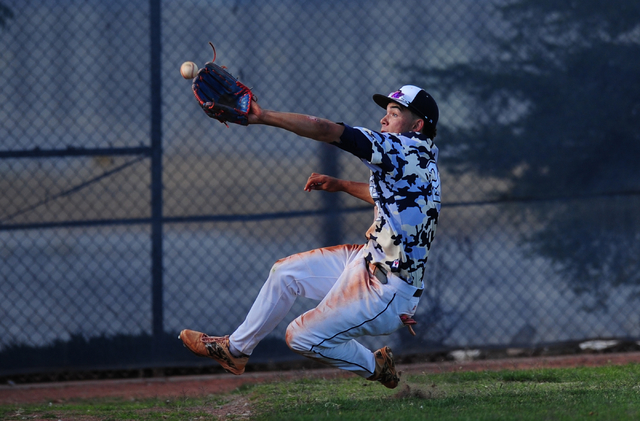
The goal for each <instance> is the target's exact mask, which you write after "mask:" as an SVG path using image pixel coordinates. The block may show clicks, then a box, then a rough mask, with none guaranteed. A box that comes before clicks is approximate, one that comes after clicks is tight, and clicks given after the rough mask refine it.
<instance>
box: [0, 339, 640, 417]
mask: <svg viewBox="0 0 640 421" xmlns="http://www.w3.org/2000/svg"><path fill="white" fill-rule="evenodd" d="M628 363H640V352H623V353H604V354H579V355H564V356H550V357H519V358H511V359H507V358H501V359H493V360H476V361H457V362H456V361H446V362H433V363H416V364H400V365H398V370H399V371H401V372H402V373H403V374H404V375H406V374H409V373H441V372H451V371H483V370H503V369H528V368H552V367H584V366H603V365H623V364H628ZM347 376H352V374H349V373H346V372H341V371H339V370H336V369H324V368H323V369H308V370H292V371H268V372H252V373H245V374H243V375H242V376H234V375H231V374H217V375H198V376H171V377H150V378H136V379H122V380H91V381H69V382H59V383H32V384H16V385H0V404H21V403H47V402H64V401H67V400H72V399H90V398H96V397H120V398H125V399H142V398H162V399H174V398H185V397H204V396H209V395H212V394H223V393H227V392H231V391H233V390H234V389H236V388H238V387H240V386H242V385H245V384H252V383H268V382H272V381H278V380H283V379H298V378H337V377H347ZM400 386H402V382H401V385H400ZM238 404H240V403H238Z"/></svg>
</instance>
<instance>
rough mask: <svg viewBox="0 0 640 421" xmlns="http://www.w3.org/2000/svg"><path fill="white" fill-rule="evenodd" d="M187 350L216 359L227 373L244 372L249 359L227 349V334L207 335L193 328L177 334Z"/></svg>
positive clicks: (238, 373)
mask: <svg viewBox="0 0 640 421" xmlns="http://www.w3.org/2000/svg"><path fill="white" fill-rule="evenodd" d="M178 339H180V340H181V341H182V343H183V344H184V346H185V347H187V348H188V349H189V351H191V352H193V353H194V354H196V355H197V356H199V357H207V358H212V359H214V360H216V361H217V362H218V363H220V365H221V366H222V368H224V369H225V370H227V371H228V372H229V373H232V374H236V375H240V374H242V373H244V367H245V366H246V365H247V362H248V361H249V357H248V356H246V355H245V356H242V357H234V356H233V355H232V354H231V352H230V351H229V335H227V336H223V337H219V336H209V335H207V334H205V333H202V332H196V331H195V330H189V329H184V330H183V331H182V332H180V334H179V335H178Z"/></svg>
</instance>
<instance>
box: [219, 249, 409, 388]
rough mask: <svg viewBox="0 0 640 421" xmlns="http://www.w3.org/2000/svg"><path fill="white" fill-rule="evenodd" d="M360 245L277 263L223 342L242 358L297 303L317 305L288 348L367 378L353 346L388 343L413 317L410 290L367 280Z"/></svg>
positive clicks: (362, 351)
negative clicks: (363, 340) (366, 340)
mask: <svg viewBox="0 0 640 421" xmlns="http://www.w3.org/2000/svg"><path fill="white" fill-rule="evenodd" d="M362 249H363V246H362V245H342V246H336V247H328V248H321V249H316V250H312V251H309V252H305V253H300V254H295V255H293V256H290V257H287V258H285V259H282V260H279V261H278V262H276V263H275V264H274V265H273V267H272V269H271V272H270V274H269V278H268V279H267V281H266V282H265V284H264V286H263V287H262V289H261V290H260V293H259V294H258V297H257V298H256V300H255V301H254V303H253V306H252V307H251V310H250V311H249V313H248V314H247V317H246V319H245V321H244V322H243V323H242V324H241V325H240V326H239V327H238V329H237V330H236V331H235V332H234V333H233V334H231V335H230V341H231V344H232V345H233V347H235V348H236V349H237V350H239V351H241V352H243V353H244V354H246V355H251V353H252V352H253V349H254V348H255V347H256V346H257V345H258V343H259V342H260V341H261V340H262V339H264V337H265V336H267V335H268V334H269V333H270V332H271V331H273V329H275V327H276V326H277V325H278V323H280V321H282V319H283V318H284V317H285V316H286V315H287V313H288V312H289V310H290V309H291V306H292V305H293V302H294V301H295V299H296V297H297V296H301V297H307V298H310V299H314V300H319V301H320V303H319V304H318V306H317V307H315V308H313V309H311V310H309V311H307V312H306V313H304V314H303V315H301V316H300V317H298V318H297V319H295V320H294V321H293V322H291V324H289V326H288V328H287V333H286V342H287V345H289V347H290V348H291V349H292V350H294V351H296V352H298V353H300V354H302V355H304V356H306V357H309V358H313V359H314V360H318V361H320V362H323V363H325V364H328V365H331V366H334V367H337V368H340V369H343V370H348V371H352V372H354V373H355V374H358V375H359V376H362V377H365V378H366V377H370V376H371V375H372V374H373V372H374V370H375V359H374V356H373V353H372V351H371V350H369V349H367V348H366V347H364V346H363V345H361V344H360V343H358V342H357V341H356V340H355V339H356V338H358V337H360V336H363V335H371V336H377V335H388V334H390V333H392V332H394V331H396V330H397V329H399V328H401V327H403V323H402V321H401V319H400V315H402V314H407V315H409V316H413V314H414V313H415V311H416V308H417V305H418V300H419V298H416V297H414V296H413V295H414V293H415V291H416V288H415V287H413V286H411V285H409V284H407V283H406V282H404V281H403V280H401V279H400V278H398V277H396V276H393V275H392V274H389V275H390V276H388V282H387V283H386V284H382V283H381V282H380V281H379V280H378V279H377V278H376V277H374V276H373V274H372V273H371V272H370V270H369V267H368V265H367V263H366V262H365V259H364V255H363V251H362Z"/></svg>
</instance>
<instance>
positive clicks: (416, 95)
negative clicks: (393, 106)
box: [373, 85, 440, 127]
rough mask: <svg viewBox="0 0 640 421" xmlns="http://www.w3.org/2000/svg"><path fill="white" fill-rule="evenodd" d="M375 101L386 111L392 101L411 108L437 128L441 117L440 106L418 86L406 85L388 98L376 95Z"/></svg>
mask: <svg viewBox="0 0 640 421" xmlns="http://www.w3.org/2000/svg"><path fill="white" fill-rule="evenodd" d="M373 100H374V101H375V102H376V104H378V105H379V106H381V107H382V108H384V109H385V110H386V109H387V105H389V103H390V102H391V101H393V102H396V103H398V104H400V105H404V106H405V107H407V108H409V109H410V110H411V111H413V112H414V113H416V114H418V115H419V116H424V119H425V121H426V122H427V123H428V124H431V125H432V126H433V127H436V124H437V123H438V117H439V116H440V112H439V111H438V104H436V101H435V100H434V99H433V97H432V96H431V95H429V94H428V93H427V92H426V91H425V90H424V89H421V88H419V87H417V86H414V85H404V86H403V87H402V88H400V89H399V90H397V91H395V92H391V93H390V94H389V95H387V96H384V95H381V94H375V95H374V96H373Z"/></svg>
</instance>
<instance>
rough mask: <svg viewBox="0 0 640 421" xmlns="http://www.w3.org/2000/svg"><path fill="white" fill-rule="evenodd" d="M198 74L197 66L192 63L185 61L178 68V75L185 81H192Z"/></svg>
mask: <svg viewBox="0 0 640 421" xmlns="http://www.w3.org/2000/svg"><path fill="white" fill-rule="evenodd" d="M197 73H198V66H197V65H196V64H195V63H194V62H192V61H185V62H184V63H182V66H180V74H181V75H182V77H183V78H185V79H193V78H194V77H196V74H197Z"/></svg>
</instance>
